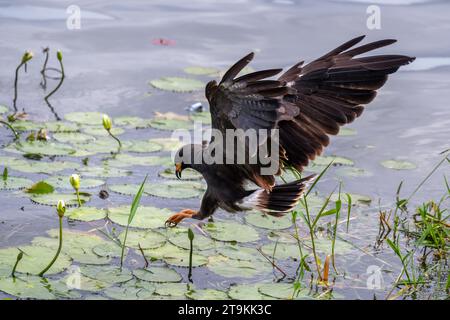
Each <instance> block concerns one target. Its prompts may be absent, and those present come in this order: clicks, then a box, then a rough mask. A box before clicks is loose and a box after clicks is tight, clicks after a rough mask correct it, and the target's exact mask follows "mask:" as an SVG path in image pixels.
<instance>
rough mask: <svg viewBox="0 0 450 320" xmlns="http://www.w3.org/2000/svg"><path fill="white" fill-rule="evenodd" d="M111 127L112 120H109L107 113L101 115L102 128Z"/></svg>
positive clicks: (109, 128)
mask: <svg viewBox="0 0 450 320" xmlns="http://www.w3.org/2000/svg"><path fill="white" fill-rule="evenodd" d="M111 127H112V122H111V118H110V117H108V115H106V114H104V115H103V128H105V129H106V130H107V131H109V130H111Z"/></svg>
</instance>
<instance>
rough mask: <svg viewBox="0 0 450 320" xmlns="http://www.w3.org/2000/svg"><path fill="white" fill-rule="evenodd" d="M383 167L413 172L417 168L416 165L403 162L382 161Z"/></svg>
mask: <svg viewBox="0 0 450 320" xmlns="http://www.w3.org/2000/svg"><path fill="white" fill-rule="evenodd" d="M381 165H382V166H383V167H385V168H388V169H394V170H413V169H415V168H417V166H416V165H415V164H414V163H412V162H409V161H403V160H384V161H381Z"/></svg>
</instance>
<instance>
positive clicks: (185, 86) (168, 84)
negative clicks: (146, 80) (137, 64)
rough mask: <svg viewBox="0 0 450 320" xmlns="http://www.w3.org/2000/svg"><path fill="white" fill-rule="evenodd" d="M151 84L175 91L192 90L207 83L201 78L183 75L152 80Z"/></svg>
mask: <svg viewBox="0 0 450 320" xmlns="http://www.w3.org/2000/svg"><path fill="white" fill-rule="evenodd" d="M150 84H151V85H152V86H153V87H155V88H157V89H160V90H167V91H175V92H191V91H196V90H201V89H203V88H204V87H205V84H204V83H203V82H201V81H199V80H195V79H190V78H181V77H165V78H161V79H157V80H151V81H150Z"/></svg>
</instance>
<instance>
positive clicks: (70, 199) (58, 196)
mask: <svg viewBox="0 0 450 320" xmlns="http://www.w3.org/2000/svg"><path fill="white" fill-rule="evenodd" d="M90 199H91V198H90V196H87V195H82V194H80V201H81V203H82V204H83V203H86V202H88V201H89V200H90ZM30 200H31V201H33V202H35V203H38V204H42V205H46V206H56V205H57V204H58V201H59V200H63V201H64V202H65V203H66V206H67V207H71V206H77V205H78V200H77V195H76V194H75V193H73V194H72V193H47V194H33V195H31V196H30Z"/></svg>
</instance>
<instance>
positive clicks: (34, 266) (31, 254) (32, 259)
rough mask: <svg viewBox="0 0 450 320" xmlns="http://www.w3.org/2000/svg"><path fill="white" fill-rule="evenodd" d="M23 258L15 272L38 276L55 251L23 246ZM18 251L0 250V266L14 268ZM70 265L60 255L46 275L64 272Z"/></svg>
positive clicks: (21, 248)
mask: <svg viewBox="0 0 450 320" xmlns="http://www.w3.org/2000/svg"><path fill="white" fill-rule="evenodd" d="M20 250H22V251H23V252H24V254H23V258H22V260H21V261H20V263H19V264H18V266H17V272H21V273H30V274H35V275H37V274H39V273H40V272H41V271H42V270H43V269H44V268H45V267H47V265H48V264H49V263H50V261H52V259H53V257H54V256H55V253H56V250H54V249H52V248H47V247H43V246H34V245H33V246H32V245H28V246H23V247H20ZM18 253H19V251H18V250H17V248H5V249H0V264H3V265H8V266H10V267H11V270H12V267H13V266H14V264H15V262H16V258H17V254H18ZM70 264H71V260H70V258H69V257H68V256H67V255H66V254H64V253H62V254H60V255H59V257H58V259H57V260H56V261H55V263H54V264H53V266H52V267H51V268H50V269H49V270H48V271H47V272H46V274H55V273H60V272H62V271H64V270H65V269H66V268H67V267H69V266H70Z"/></svg>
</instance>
